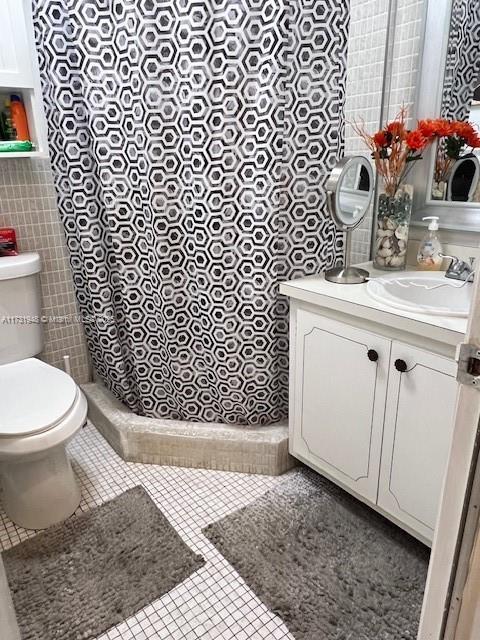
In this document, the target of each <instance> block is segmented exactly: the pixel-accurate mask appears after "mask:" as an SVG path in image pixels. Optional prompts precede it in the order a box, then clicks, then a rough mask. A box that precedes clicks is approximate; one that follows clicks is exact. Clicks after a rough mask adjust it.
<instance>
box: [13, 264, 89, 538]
mask: <svg viewBox="0 0 480 640" xmlns="http://www.w3.org/2000/svg"><path fill="white" fill-rule="evenodd" d="M40 270H41V265H40V256H39V255H38V254H37V253H24V254H21V255H19V256H12V257H2V258H0V482H1V485H2V490H3V491H2V502H3V506H4V509H5V511H6V513H7V515H8V516H9V517H10V518H11V519H12V520H13V522H15V523H16V524H18V525H20V526H22V527H26V528H28V529H44V528H46V527H49V526H50V525H52V524H55V523H56V522H61V521H62V520H64V519H65V518H67V517H68V516H70V515H71V514H72V513H73V512H74V511H75V509H76V508H77V507H78V504H79V502H80V488H79V486H78V484H77V481H76V479H75V476H74V473H73V470H72V467H71V464H70V460H69V459H68V456H67V453H66V450H65V446H66V444H67V443H68V441H69V440H70V439H71V438H72V437H73V436H74V435H75V434H76V433H77V431H78V430H79V429H80V428H81V427H82V426H83V425H84V424H85V421H86V417H87V401H86V399H85V396H84V395H83V393H82V392H81V390H80V389H79V388H78V386H77V385H76V384H75V382H74V381H73V379H72V378H71V377H70V376H69V375H67V374H66V373H65V372H63V371H61V370H60V369H57V368H55V367H52V366H50V365H48V364H45V363H44V362H42V361H41V360H37V359H36V358H34V357H33V356H35V355H37V354H39V353H40V352H41V351H42V349H43V324H42V322H41V296H40V283H39V273H40Z"/></svg>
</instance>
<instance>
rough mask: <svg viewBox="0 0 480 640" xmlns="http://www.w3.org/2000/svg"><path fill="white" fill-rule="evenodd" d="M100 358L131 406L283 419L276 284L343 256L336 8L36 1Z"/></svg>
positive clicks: (66, 209) (96, 358)
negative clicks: (336, 169) (333, 202)
mask: <svg viewBox="0 0 480 640" xmlns="http://www.w3.org/2000/svg"><path fill="white" fill-rule="evenodd" d="M33 4H34V17H35V31H36V38H37V47H38V52H39V59H40V68H41V77H42V85H43V91H44V99H45V107H46V113H47V121H48V127H49V140H50V150H51V161H52V166H53V171H54V175H55V181H56V189H57V193H58V203H59V210H60V215H61V218H62V220H63V223H64V227H65V231H66V237H67V244H68V249H69V252H70V256H71V257H70V260H71V266H72V270H73V277H74V283H75V287H76V294H77V298H78V303H79V307H80V310H81V313H82V315H83V316H84V322H85V332H86V337H87V341H88V346H89V350H90V354H91V357H92V361H93V364H94V367H95V369H96V371H97V373H98V375H99V376H100V378H101V379H102V380H103V381H104V382H105V384H106V385H107V386H108V388H109V389H110V390H111V391H112V392H113V393H114V394H115V395H116V396H117V397H118V398H119V399H120V400H122V401H123V402H124V403H125V404H126V405H127V406H128V407H129V408H131V409H132V410H133V411H134V412H136V413H138V414H141V415H145V416H150V417H166V418H172V419H181V420H195V421H215V422H224V423H235V424H267V423H271V422H274V421H277V420H279V419H281V418H282V417H284V416H285V415H286V413H287V399H288V333H287V324H288V317H287V303H286V300H285V299H283V298H282V297H280V296H279V294H278V283H279V282H280V281H282V280H284V279H287V278H293V277H299V276H304V275H308V274H314V273H318V272H320V271H321V270H322V269H324V268H325V267H326V266H331V265H332V264H334V263H336V262H337V259H338V258H339V257H340V256H341V253H342V241H341V237H340V236H337V234H336V232H335V229H334V225H333V223H332V221H331V219H330V218H329V216H328V214H327V212H326V206H325V189H324V184H325V180H326V178H327V176H328V174H329V172H330V170H331V169H332V167H333V166H334V164H335V162H336V160H337V159H338V158H339V157H340V156H341V155H342V140H343V127H344V122H343V103H344V94H345V75H346V73H345V72H346V69H345V67H346V47H347V33H348V2H346V1H345V0H322V1H320V0H204V1H200V0H199V1H196V2H190V1H189V0H170V1H168V0H167V1H165V0H164V1H162V2H161V1H160V0H96V2H94V3H93V2H87V1H86V0H34V2H33Z"/></svg>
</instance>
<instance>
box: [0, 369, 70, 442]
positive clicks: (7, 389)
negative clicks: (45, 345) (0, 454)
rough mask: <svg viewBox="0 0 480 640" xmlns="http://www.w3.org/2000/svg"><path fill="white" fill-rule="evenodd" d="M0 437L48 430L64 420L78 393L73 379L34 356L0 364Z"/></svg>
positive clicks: (26, 434) (34, 433) (15, 436)
mask: <svg viewBox="0 0 480 640" xmlns="http://www.w3.org/2000/svg"><path fill="white" fill-rule="evenodd" d="M0 390H1V397H2V407H1V410H0V438H21V437H23V436H34V435H36V434H40V433H43V432H45V431H48V430H50V429H52V428H53V427H55V426H56V425H58V424H59V423H61V422H62V421H64V420H65V419H66V417H67V416H68V415H69V414H70V413H71V412H72V408H73V407H74V404H75V402H76V400H77V399H78V395H79V393H80V391H79V389H78V387H77V385H76V383H75V382H74V380H73V379H72V378H71V377H70V376H69V375H67V374H66V373H64V372H63V371H61V370H60V369H57V368H55V367H52V366H50V365H48V364H46V363H45V362H42V361H41V360H37V359H36V358H27V359H25V360H19V361H17V362H10V363H8V364H3V365H0Z"/></svg>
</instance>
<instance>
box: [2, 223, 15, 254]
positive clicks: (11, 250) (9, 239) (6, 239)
mask: <svg viewBox="0 0 480 640" xmlns="http://www.w3.org/2000/svg"><path fill="white" fill-rule="evenodd" d="M4 256H18V251H17V237H16V235H15V229H12V228H11V227H7V228H5V229H0V258H1V257H4Z"/></svg>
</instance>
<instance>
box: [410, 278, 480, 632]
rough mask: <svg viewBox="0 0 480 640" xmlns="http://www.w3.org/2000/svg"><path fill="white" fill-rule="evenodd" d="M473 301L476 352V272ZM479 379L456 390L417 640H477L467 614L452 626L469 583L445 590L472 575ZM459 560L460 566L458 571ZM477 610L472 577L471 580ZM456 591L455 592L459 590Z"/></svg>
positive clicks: (471, 341)
mask: <svg viewBox="0 0 480 640" xmlns="http://www.w3.org/2000/svg"><path fill="white" fill-rule="evenodd" d="M473 286H474V296H473V301H472V306H471V309H470V316H469V321H468V327H467V333H466V336H465V342H466V344H468V345H472V347H473V348H474V349H475V350H476V351H477V352H479V353H480V277H479V274H478V269H477V273H476V277H475V282H474V285H473ZM479 387H480V385H479V379H478V378H477V380H476V381H475V384H473V380H472V381H470V382H469V381H468V379H467V380H466V381H465V382H464V383H462V384H460V385H459V391H458V396H457V403H456V409H455V418H454V427H453V435H452V445H451V449H450V455H449V460H448V466H447V473H446V476H445V483H444V486H443V491H442V498H441V504H440V509H439V515H438V519H437V526H436V528H435V535H434V539H433V547H432V555H431V558H430V565H429V568H428V577H427V584H426V588H425V597H424V601H423V608H422V616H421V619H420V628H419V631H418V636H417V638H418V640H478V637H479V635H478V633H479V630H478V627H477V628H475V629H471V630H470V631H468V630H465V627H464V626H463V628H462V624H463V622H464V621H465V617H467V616H468V615H469V614H470V616H474V615H475V613H474V612H473V611H470V612H467V611H464V613H463V614H462V617H461V619H460V626H459V625H458V614H459V609H460V606H462V600H463V599H464V598H465V600H464V603H463V604H464V605H465V606H466V607H468V604H469V602H468V601H469V597H468V596H469V595H470V593H469V590H468V587H469V578H470V575H469V574H467V583H466V584H467V589H466V590H465V589H463V591H462V588H461V585H458V584H457V585H456V589H454V593H453V596H452V592H451V586H452V585H455V583H457V581H458V580H457V579H458V577H459V576H460V574H461V572H462V569H463V568H464V567H465V566H467V567H468V566H469V565H470V568H471V570H473V571H474V570H475V556H474V554H471V555H470V554H469V550H470V549H471V548H472V546H473V542H474V539H473V534H472V532H469V531H468V530H467V529H465V526H464V523H465V514H466V513H467V512H468V508H467V507H468V505H469V504H470V505H471V506H472V507H473V508H474V509H476V510H477V511H478V500H477V501H476V503H475V502H473V503H471V502H470V499H471V498H473V497H474V496H472V495H471V482H472V476H473V474H474V471H475V469H476V468H477V466H478V456H477V454H476V441H477V437H478V433H479V417H480V393H479ZM462 557H463V567H462ZM473 579H474V580H475V591H476V594H477V599H476V603H475V604H476V606H478V575H477V576H476V577H475V576H473ZM459 587H460V588H459Z"/></svg>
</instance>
